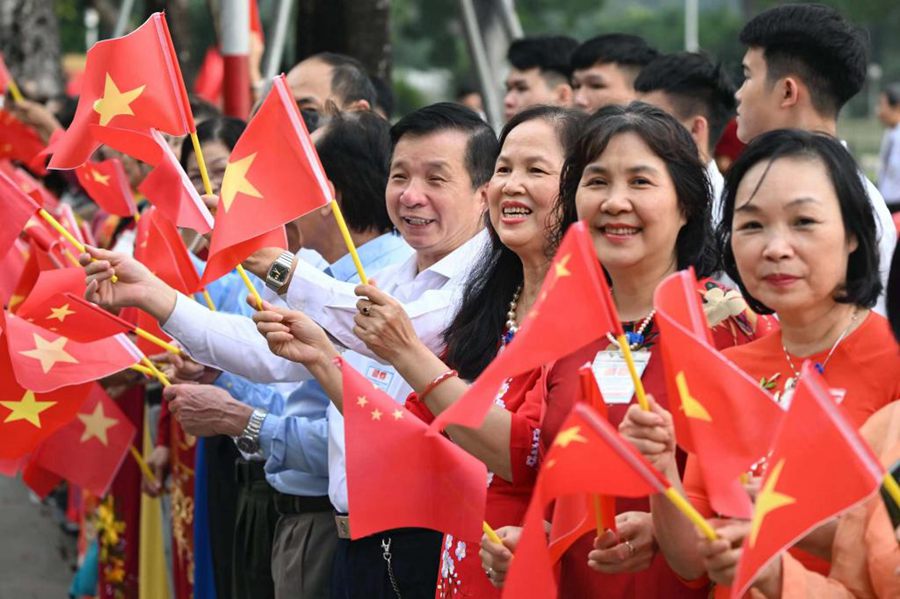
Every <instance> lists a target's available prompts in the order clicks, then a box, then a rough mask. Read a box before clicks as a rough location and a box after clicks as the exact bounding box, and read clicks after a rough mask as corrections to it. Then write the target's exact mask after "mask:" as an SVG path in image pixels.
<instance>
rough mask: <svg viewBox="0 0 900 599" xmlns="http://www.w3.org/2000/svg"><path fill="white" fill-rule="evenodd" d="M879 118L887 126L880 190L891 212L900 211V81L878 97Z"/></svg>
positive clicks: (888, 87) (879, 167) (883, 141)
mask: <svg viewBox="0 0 900 599" xmlns="http://www.w3.org/2000/svg"><path fill="white" fill-rule="evenodd" d="M878 120H880V121H881V124H882V125H884V126H885V128H886V130H885V132H884V139H883V140H882V142H881V154H880V156H879V163H878V190H879V191H880V192H881V195H883V196H884V201H885V202H887V205H888V208H890V210H891V212H897V211H900V83H892V84H890V85H888V86H887V87H886V88H884V91H882V92H881V95H880V96H879V98H878Z"/></svg>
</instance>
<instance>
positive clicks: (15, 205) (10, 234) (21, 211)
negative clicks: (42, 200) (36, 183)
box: [0, 171, 40, 255]
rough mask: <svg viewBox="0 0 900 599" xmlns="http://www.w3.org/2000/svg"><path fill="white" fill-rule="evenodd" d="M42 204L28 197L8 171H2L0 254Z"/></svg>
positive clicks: (11, 242)
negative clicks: (8, 175)
mask: <svg viewBox="0 0 900 599" xmlns="http://www.w3.org/2000/svg"><path fill="white" fill-rule="evenodd" d="M39 208H40V206H39V205H38V203H37V202H35V201H34V200H33V199H32V198H30V197H28V196H27V195H26V194H25V193H24V192H23V191H22V189H21V188H20V187H19V186H18V185H17V184H16V183H15V182H14V181H13V180H12V179H10V178H9V177H7V176H6V173H4V172H3V171H0V211H2V214H3V218H2V219H0V255H5V254H6V252H8V251H9V249H10V248H11V247H12V246H13V242H15V240H16V239H17V238H18V237H19V234H20V233H21V232H22V230H23V229H25V224H26V223H27V222H28V221H29V220H30V219H31V217H32V216H34V213H35V212H37V211H38V209H39Z"/></svg>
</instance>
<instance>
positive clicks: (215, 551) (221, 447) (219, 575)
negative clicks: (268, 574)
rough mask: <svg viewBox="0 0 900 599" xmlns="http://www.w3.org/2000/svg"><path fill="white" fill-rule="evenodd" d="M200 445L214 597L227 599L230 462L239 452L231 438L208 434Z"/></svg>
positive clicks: (232, 495) (232, 498) (233, 487)
mask: <svg viewBox="0 0 900 599" xmlns="http://www.w3.org/2000/svg"><path fill="white" fill-rule="evenodd" d="M204 447H205V448H206V456H205V458H206V467H207V481H206V488H207V493H208V497H209V508H208V510H209V541H210V547H211V548H212V561H213V576H214V578H215V582H216V599H231V598H232V592H231V591H232V588H231V565H232V562H233V558H234V551H233V543H234V522H235V514H236V512H237V495H238V485H237V482H235V479H234V461H235V460H236V459H237V458H238V457H240V455H241V454H240V453H239V452H238V450H237V448H236V447H235V446H234V441H232V440H231V437H225V436H217V437H209V438H207V439H206V440H205V441H204Z"/></svg>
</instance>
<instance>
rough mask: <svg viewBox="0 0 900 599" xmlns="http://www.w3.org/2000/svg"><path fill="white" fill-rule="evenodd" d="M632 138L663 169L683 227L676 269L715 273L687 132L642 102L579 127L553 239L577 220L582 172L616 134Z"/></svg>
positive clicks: (707, 203)
mask: <svg viewBox="0 0 900 599" xmlns="http://www.w3.org/2000/svg"><path fill="white" fill-rule="evenodd" d="M624 133H634V134H635V135H637V136H638V137H640V138H641V139H642V140H643V141H644V143H645V144H647V146H648V147H649V148H650V150H651V151H652V152H653V153H654V154H656V155H657V156H659V158H660V159H661V160H662V161H663V162H664V163H665V164H666V170H667V171H668V173H669V177H671V179H672V184H673V185H674V187H675V195H676V196H677V200H678V208H679V210H680V211H681V213H682V215H684V219H685V224H684V226H683V227H681V230H680V231H679V232H678V237H677V238H676V240H675V256H676V262H677V267H678V269H684V268H687V267H688V266H693V267H694V270H695V272H696V273H697V276H698V277H707V276H709V275H711V274H713V273H714V272H715V270H716V266H717V262H718V261H717V259H716V257H715V255H714V253H713V251H714V247H713V243H712V241H713V237H712V225H711V216H710V214H711V211H712V208H711V204H712V188H711V186H710V182H709V177H708V176H707V174H706V167H705V166H704V165H703V163H702V162H701V161H700V156H699V153H698V152H697V145H696V144H695V143H694V139H693V138H692V137H691V134H690V133H688V130H687V129H685V128H684V127H683V126H682V125H681V123H679V122H678V121H677V120H675V117H673V116H672V115H670V114H669V113H667V112H665V111H663V110H660V109H659V108H656V107H655V106H650V105H649V104H645V103H644V102H632V103H631V104H629V105H628V106H605V107H603V108H601V109H600V110H598V111H597V112H595V113H594V114H593V115H592V116H591V117H590V118H589V119H588V120H587V122H586V123H585V126H584V127H583V128H582V132H581V135H580V136H579V138H578V140H577V141H576V142H575V145H574V146H573V147H572V150H571V151H570V152H569V155H568V157H567V158H566V163H565V165H564V166H563V171H562V175H561V177H560V181H559V201H560V204H561V208H560V211H559V214H560V219H561V225H560V227H559V239H558V240H557V241H559V240H561V238H562V235H563V234H565V232H566V230H567V229H568V228H569V226H570V225H571V224H572V223H574V222H575V221H576V220H578V213H577V209H576V206H575V195H576V193H577V192H578V186H579V183H580V182H581V175H582V173H583V172H584V169H585V167H586V166H587V165H588V164H590V163H591V162H593V161H594V160H596V159H597V157H599V156H600V155H601V154H603V152H604V151H606V148H607V146H609V143H610V141H612V139H613V138H615V137H616V136H618V135H622V134H624Z"/></svg>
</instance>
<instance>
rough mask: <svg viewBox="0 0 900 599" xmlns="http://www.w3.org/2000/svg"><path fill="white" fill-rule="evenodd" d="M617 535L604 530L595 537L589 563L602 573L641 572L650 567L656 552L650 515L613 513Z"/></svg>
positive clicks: (645, 513)
mask: <svg viewBox="0 0 900 599" xmlns="http://www.w3.org/2000/svg"><path fill="white" fill-rule="evenodd" d="M616 530H617V532H618V535H616V534H615V533H613V532H611V531H609V530H607V531H606V532H604V533H603V535H602V536H599V537H597V538H596V539H594V550H593V551H591V552H590V553H588V565H589V566H590V567H591V568H593V569H594V570H596V571H597V572H602V573H604V574H618V573H620V572H640V571H642V570H646V569H647V568H648V567H650V562H652V561H653V555H654V554H655V553H656V543H655V541H654V537H653V517H652V516H651V515H650V514H649V513H647V512H624V513H621V514H618V515H617V516H616Z"/></svg>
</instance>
